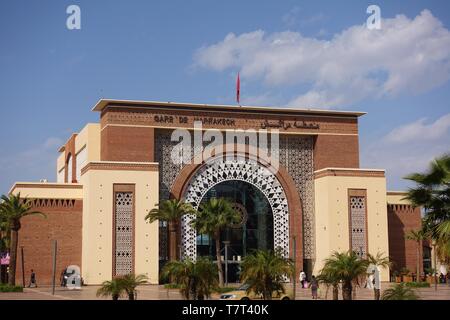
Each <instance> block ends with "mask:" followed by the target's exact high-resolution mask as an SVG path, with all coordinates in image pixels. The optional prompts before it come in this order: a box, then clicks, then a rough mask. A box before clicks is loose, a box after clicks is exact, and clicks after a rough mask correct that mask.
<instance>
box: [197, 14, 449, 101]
mask: <svg viewBox="0 0 450 320" xmlns="http://www.w3.org/2000/svg"><path fill="white" fill-rule="evenodd" d="M194 63H195V65H196V66H199V67H202V68H207V69H211V70H215V71H224V70H226V69H232V68H236V69H240V70H241V77H242V78H244V79H247V80H254V81H263V83H264V84H265V85H266V86H268V87H269V88H276V87H280V86H292V87H293V88H294V89H295V88H298V89H297V90H298V91H299V92H298V93H297V95H296V96H293V97H292V99H291V100H290V102H288V103H287V104H288V105H295V106H297V107H315V108H321V107H325V108H338V107H343V106H347V105H349V104H353V103H355V102H358V101H362V100H364V99H367V98H370V97H372V98H380V97H383V96H395V95H399V94H405V93H422V92H426V91H428V90H430V89H432V88H435V87H437V86H439V85H442V84H443V83H445V82H446V81H447V80H448V79H449V78H450V32H449V31H448V30H447V29H446V28H445V27H444V26H443V25H442V23H441V22H440V21H439V20H438V19H437V18H435V17H434V16H433V15H432V14H431V12H430V11H428V10H424V11H422V12H421V13H420V14H419V15H418V16H417V17H415V18H414V19H409V18H407V17H406V16H404V15H398V16H396V17H395V18H392V19H385V20H383V22H382V28H381V29H380V30H369V29H367V28H366V26H365V25H356V26H352V27H350V28H348V29H346V30H344V31H342V32H341V33H339V34H336V35H335V36H334V37H333V38H332V39H331V40H321V39H318V38H308V37H304V36H302V35H301V34H300V33H298V32H290V31H286V32H279V33H271V34H268V33H265V32H264V31H262V30H256V31H253V32H249V33H243V34H240V35H235V34H233V33H230V34H228V35H227V36H226V37H225V38H224V40H222V41H220V42H218V43H215V44H212V45H209V46H205V47H202V48H200V49H198V50H197V52H196V54H195V56H194ZM305 85H306V86H307V87H309V89H308V91H307V92H305V93H302V92H301V91H304V89H301V87H302V86H303V87H304V86H305Z"/></svg>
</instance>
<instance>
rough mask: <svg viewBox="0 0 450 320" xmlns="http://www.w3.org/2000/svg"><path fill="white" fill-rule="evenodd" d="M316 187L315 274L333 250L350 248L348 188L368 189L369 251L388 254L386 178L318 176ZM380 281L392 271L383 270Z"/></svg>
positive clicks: (387, 277)
mask: <svg viewBox="0 0 450 320" xmlns="http://www.w3.org/2000/svg"><path fill="white" fill-rule="evenodd" d="M314 187H315V217H316V220H315V230H316V262H315V265H314V274H318V273H319V271H320V269H321V268H322V267H323V261H324V260H325V259H326V258H328V257H329V256H330V254H331V253H332V252H333V251H340V252H342V251H347V250H349V247H350V232H349V211H348V210H349V209H348V189H366V190H367V191H366V192H367V225H368V232H367V237H368V251H369V253H370V254H373V255H375V254H377V252H382V253H384V254H385V255H387V256H388V255H389V244H388V220H387V208H386V178H384V177H353V176H325V177H321V178H317V179H316V180H315V182H314ZM381 280H382V281H389V271H388V270H382V272H381Z"/></svg>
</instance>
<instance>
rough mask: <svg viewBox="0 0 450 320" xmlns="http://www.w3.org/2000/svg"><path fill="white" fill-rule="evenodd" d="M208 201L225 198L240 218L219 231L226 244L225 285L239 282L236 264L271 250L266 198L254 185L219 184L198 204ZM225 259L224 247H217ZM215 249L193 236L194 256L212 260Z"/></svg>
mask: <svg viewBox="0 0 450 320" xmlns="http://www.w3.org/2000/svg"><path fill="white" fill-rule="evenodd" d="M210 198H226V199H228V200H229V201H231V202H232V203H233V207H234V209H235V210H236V211H238V212H239V213H240V215H241V220H240V222H239V223H237V224H234V225H231V226H230V227H228V228H226V229H225V230H222V232H221V235H220V239H221V241H222V243H223V242H225V241H227V243H228V245H227V260H228V263H227V264H228V268H227V271H228V281H230V282H235V281H237V280H239V273H240V261H241V258H242V257H245V256H246V255H247V254H248V253H250V252H251V251H252V250H256V249H260V250H269V249H273V248H274V244H273V243H274V242H273V240H274V238H273V214H272V208H271V206H270V203H269V201H268V200H267V198H266V196H265V195H264V194H263V193H262V192H261V191H260V190H259V189H258V188H256V187H255V186H254V185H252V184H250V183H248V182H245V181H240V180H229V181H224V182H221V183H219V184H217V185H215V186H214V187H212V188H211V189H209V190H208V192H207V193H206V194H205V196H204V197H203V199H202V200H201V203H204V202H206V201H208V200H209V199H210ZM221 248H222V255H223V256H225V248H224V245H223V244H221ZM215 250H216V245H215V241H213V239H210V238H209V237H208V236H207V235H202V234H197V256H209V257H211V258H212V259H213V260H215V259H216V256H215V252H216V251H215Z"/></svg>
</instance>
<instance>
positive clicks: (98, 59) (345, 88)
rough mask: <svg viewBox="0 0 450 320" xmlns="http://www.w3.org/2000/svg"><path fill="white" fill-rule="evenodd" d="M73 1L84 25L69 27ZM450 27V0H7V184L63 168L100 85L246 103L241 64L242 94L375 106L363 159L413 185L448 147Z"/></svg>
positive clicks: (1, 162) (264, 100) (94, 117)
mask: <svg viewBox="0 0 450 320" xmlns="http://www.w3.org/2000/svg"><path fill="white" fill-rule="evenodd" d="M71 4H76V5H78V6H80V8H81V30H68V29H67V28H66V19H67V17H68V15H67V14H66V8H67V7H68V6H69V5H71ZM369 4H376V5H378V6H379V7H380V8H381V16H382V19H383V21H382V26H381V29H380V30H372V31H371V32H369V31H368V29H367V28H366V27H365V26H364V23H365V22H366V19H367V17H368V16H369V15H368V14H367V13H366V8H367V7H368V5H369ZM424 10H425V11H424ZM449 29H450V3H449V2H448V1H444V0H443V1H392V0H390V1H377V2H372V1H220V2H219V1H137V0H134V1H119V0H117V1H101V0H96V1H75V0H72V1H62V0H59V1H56V0H55V1H44V0H43V1H18V0H14V1H6V0H1V1H0V108H1V111H2V113H1V118H0V119H1V120H0V121H1V122H0V135H1V137H2V139H1V140H0V150H1V155H0V193H5V192H7V191H8V190H9V187H10V186H11V185H12V183H13V182H14V181H36V180H39V179H41V178H47V179H49V180H54V179H55V161H56V156H57V148H58V147H59V145H60V144H62V143H63V142H64V141H65V140H66V139H67V138H68V137H69V136H70V134H71V133H72V132H77V131H79V130H80V128H82V127H83V126H84V124H85V123H87V122H96V121H98V114H96V113H93V112H91V111H90V109H91V107H92V106H93V105H94V104H95V102H96V101H97V100H98V99H100V98H102V97H107V98H116V99H135V100H138V99H142V100H162V101H182V102H199V103H227V104H228V103H229V104H234V94H235V92H234V88H235V76H236V73H237V72H238V71H240V72H241V97H242V101H243V103H244V104H257V105H272V106H298V107H312V108H314V107H317V108H332V109H342V110H345V109H347V110H361V111H367V112H368V114H367V115H366V116H364V117H362V118H361V121H360V149H361V150H360V151H361V167H366V168H386V169H387V176H388V188H389V189H402V188H405V187H407V182H406V181H404V180H403V179H402V178H401V177H402V176H404V175H405V174H406V173H409V172H411V171H416V170H423V169H425V168H426V165H427V163H428V161H429V160H430V159H432V158H433V157H434V156H437V155H439V154H442V153H444V152H447V151H450V138H449V137H450V106H449V101H450V83H449V78H450V40H449V39H450V33H449ZM299 57H301V58H299Z"/></svg>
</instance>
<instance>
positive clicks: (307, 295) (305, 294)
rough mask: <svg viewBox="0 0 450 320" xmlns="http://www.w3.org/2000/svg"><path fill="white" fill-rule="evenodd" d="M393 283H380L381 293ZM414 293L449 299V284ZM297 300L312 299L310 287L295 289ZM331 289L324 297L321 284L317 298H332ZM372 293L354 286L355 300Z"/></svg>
mask: <svg viewBox="0 0 450 320" xmlns="http://www.w3.org/2000/svg"><path fill="white" fill-rule="evenodd" d="M392 285H394V284H393V283H389V282H383V283H381V291H382V292H381V294H383V291H384V290H385V289H387V288H389V287H390V286H392ZM415 290H416V293H417V294H418V296H419V297H420V299H423V300H450V286H449V285H447V284H440V285H438V289H437V291H435V288H434V285H431V287H430V288H417V289H415ZM296 292H297V295H296V299H297V300H312V296H311V290H310V289H301V288H297V290H296ZM332 295H333V293H332V291H331V288H330V289H329V290H328V296H327V297H326V289H325V288H323V287H322V286H321V287H320V289H319V299H320V300H325V299H326V300H331V299H332ZM373 298H374V293H373V290H371V289H365V288H356V300H373ZM341 299H342V291H341V290H339V300H341Z"/></svg>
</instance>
